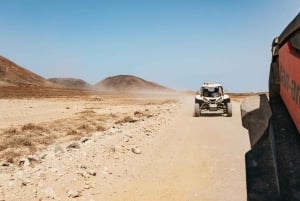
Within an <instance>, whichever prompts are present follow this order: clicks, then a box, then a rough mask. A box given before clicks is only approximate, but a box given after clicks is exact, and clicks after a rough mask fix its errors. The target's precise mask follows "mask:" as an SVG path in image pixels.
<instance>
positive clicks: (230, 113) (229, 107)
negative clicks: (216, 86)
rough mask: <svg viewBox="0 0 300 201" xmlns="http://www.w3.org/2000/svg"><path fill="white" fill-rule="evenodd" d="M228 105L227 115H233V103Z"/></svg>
mask: <svg viewBox="0 0 300 201" xmlns="http://www.w3.org/2000/svg"><path fill="white" fill-rule="evenodd" d="M226 107H227V117H232V104H231V103H227V104H226Z"/></svg>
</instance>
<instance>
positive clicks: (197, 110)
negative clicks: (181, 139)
mask: <svg viewBox="0 0 300 201" xmlns="http://www.w3.org/2000/svg"><path fill="white" fill-rule="evenodd" d="M200 115H201V112H200V105H199V103H195V105H194V116H195V117H199V116H200Z"/></svg>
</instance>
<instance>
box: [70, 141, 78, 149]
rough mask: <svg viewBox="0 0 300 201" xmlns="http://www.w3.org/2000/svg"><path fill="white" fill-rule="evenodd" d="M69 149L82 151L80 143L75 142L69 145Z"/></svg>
mask: <svg viewBox="0 0 300 201" xmlns="http://www.w3.org/2000/svg"><path fill="white" fill-rule="evenodd" d="M67 149H80V145H79V143H77V142H74V143H72V144H69V145H68V146H67Z"/></svg>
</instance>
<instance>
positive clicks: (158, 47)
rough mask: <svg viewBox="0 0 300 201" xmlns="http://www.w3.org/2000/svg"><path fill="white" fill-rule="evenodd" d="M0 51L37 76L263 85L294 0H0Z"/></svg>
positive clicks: (185, 85)
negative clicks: (130, 77)
mask: <svg viewBox="0 0 300 201" xmlns="http://www.w3.org/2000/svg"><path fill="white" fill-rule="evenodd" d="M0 3H1V4H0V55H2V56H4V57H7V58H8V59H10V60H12V61H14V62H15V63H17V64H19V65H21V66H23V67H25V68H27V69H29V70H31V71H33V72H35V73H37V74H39V75H41V76H43V77H45V78H50V77H75V78H82V79H84V80H86V81H88V82H89V83H92V84H94V83H96V82H98V81H100V80H102V79H104V78H105V77H107V76H112V75H118V74H131V75H136V76H139V77H141V78H144V79H146V80H150V81H154V82H158V83H160V84H162V85H166V86H168V87H171V88H175V89H192V90H195V89H197V88H198V87H199V86H200V85H201V84H202V82H204V81H217V82H220V83H222V84H223V85H224V87H225V88H226V89H227V90H229V91H233V92H250V91H266V90H267V85H268V83H267V82H268V73H269V63H270V59H271V53H270V48H271V43H272V40H273V38H274V37H275V36H277V35H279V34H280V33H281V31H282V30H283V29H284V28H285V26H286V25H287V24H288V23H289V22H290V21H291V20H292V19H293V18H294V17H295V16H296V15H297V13H298V12H299V9H300V1H299V0H228V1H224V0H206V1H201V0H180V1H179V0H147V1H146V0H106V1H104V0H1V2H0Z"/></svg>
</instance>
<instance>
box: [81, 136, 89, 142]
mask: <svg viewBox="0 0 300 201" xmlns="http://www.w3.org/2000/svg"><path fill="white" fill-rule="evenodd" d="M90 140H91V138H88V137H84V138H82V139H81V140H80V141H81V143H86V142H87V141H90Z"/></svg>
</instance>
